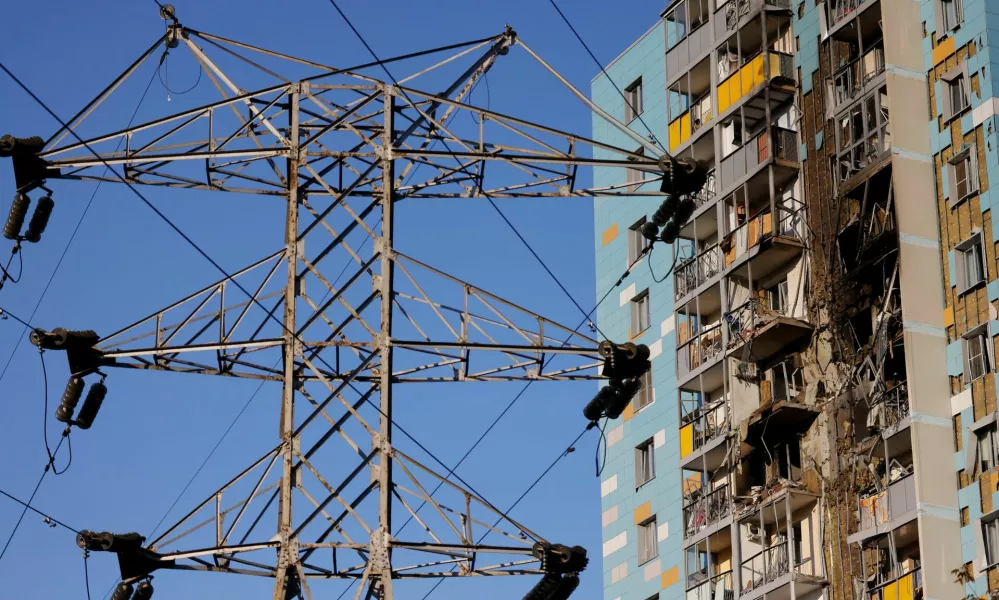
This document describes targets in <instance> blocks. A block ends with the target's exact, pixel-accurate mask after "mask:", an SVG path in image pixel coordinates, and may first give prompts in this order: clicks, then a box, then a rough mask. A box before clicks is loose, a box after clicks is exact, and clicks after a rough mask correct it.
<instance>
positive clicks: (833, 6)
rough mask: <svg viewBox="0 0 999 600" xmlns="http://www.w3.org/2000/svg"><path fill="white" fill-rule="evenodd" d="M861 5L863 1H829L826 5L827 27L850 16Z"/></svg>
mask: <svg viewBox="0 0 999 600" xmlns="http://www.w3.org/2000/svg"><path fill="white" fill-rule="evenodd" d="M862 3H863V0H830V1H829V2H828V3H827V4H826V7H827V10H828V11H829V27H832V26H833V25H835V24H836V23H839V22H840V21H842V20H843V19H846V18H848V17H850V16H852V15H853V13H854V12H855V11H856V10H857V7H858V6H860V5H861V4H862Z"/></svg>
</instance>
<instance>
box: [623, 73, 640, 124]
mask: <svg viewBox="0 0 999 600" xmlns="http://www.w3.org/2000/svg"><path fill="white" fill-rule="evenodd" d="M624 98H625V103H624V122H625V123H631V122H632V121H634V120H635V117H637V116H638V115H640V114H642V78H641V77H639V78H638V79H637V80H635V82H634V83H632V84H631V85H629V86H628V87H626V88H625V89H624Z"/></svg>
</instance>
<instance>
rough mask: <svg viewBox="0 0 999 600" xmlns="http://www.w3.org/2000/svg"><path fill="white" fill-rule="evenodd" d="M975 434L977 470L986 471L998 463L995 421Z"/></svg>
mask: <svg viewBox="0 0 999 600" xmlns="http://www.w3.org/2000/svg"><path fill="white" fill-rule="evenodd" d="M975 436H976V437H977V438H978V469H979V471H978V472H979V473H988V472H989V471H991V470H992V469H994V468H995V467H996V466H997V465H999V457H997V456H996V453H997V452H999V444H997V443H996V426H995V423H993V424H992V425H986V426H985V427H983V428H981V429H979V430H978V431H976V432H975ZM972 477H974V474H972ZM996 549H999V547H997V548H996Z"/></svg>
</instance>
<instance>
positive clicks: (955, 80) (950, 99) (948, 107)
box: [940, 64, 969, 119]
mask: <svg viewBox="0 0 999 600" xmlns="http://www.w3.org/2000/svg"><path fill="white" fill-rule="evenodd" d="M966 67H967V64H962V65H959V66H957V67H955V68H953V69H951V70H950V71H948V72H946V73H944V74H943V75H942V76H941V77H940V79H941V85H942V86H943V92H944V94H943V105H944V106H943V109H944V110H943V116H944V119H952V118H954V117H956V116H957V115H959V114H960V113H961V111H963V110H964V109H966V108H968V102H969V100H968V95H969V94H968V81H969V79H968V73H967V71H966Z"/></svg>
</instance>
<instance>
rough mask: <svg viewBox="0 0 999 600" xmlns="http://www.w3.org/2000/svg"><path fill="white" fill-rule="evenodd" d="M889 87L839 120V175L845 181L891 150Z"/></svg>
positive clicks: (837, 120)
mask: <svg viewBox="0 0 999 600" xmlns="http://www.w3.org/2000/svg"><path fill="white" fill-rule="evenodd" d="M888 120H889V119H888V87H887V86H884V87H882V88H880V89H878V90H876V91H874V92H872V93H871V94H870V95H868V96H867V97H865V98H863V99H862V100H861V101H860V102H857V103H855V104H853V105H852V106H851V107H850V108H849V109H848V110H847V111H846V112H844V113H843V114H841V115H839V116H838V117H837V119H836V154H837V156H836V161H837V163H838V164H837V168H836V175H837V177H838V179H839V181H846V180H847V179H849V178H850V177H853V176H854V175H856V174H857V173H858V172H860V171H861V170H863V169H864V168H865V167H867V166H869V165H871V164H874V163H876V162H878V161H879V160H880V159H881V158H882V157H883V156H884V155H885V153H886V152H888V151H889V150H890V149H891V137H890V135H889V133H888Z"/></svg>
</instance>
